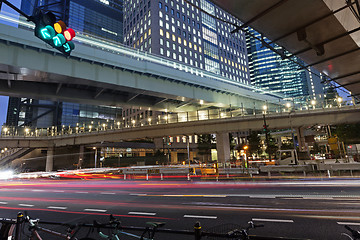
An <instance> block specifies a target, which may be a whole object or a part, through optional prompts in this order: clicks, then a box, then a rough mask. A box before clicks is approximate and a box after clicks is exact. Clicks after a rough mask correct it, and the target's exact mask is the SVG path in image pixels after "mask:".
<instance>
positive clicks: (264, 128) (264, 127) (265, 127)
mask: <svg viewBox="0 0 360 240" xmlns="http://www.w3.org/2000/svg"><path fill="white" fill-rule="evenodd" d="M267 127H268V125H265V124H264V125H263V131H264V132H267Z"/></svg>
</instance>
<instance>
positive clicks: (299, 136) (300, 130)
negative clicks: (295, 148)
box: [296, 127, 307, 151]
mask: <svg viewBox="0 0 360 240" xmlns="http://www.w3.org/2000/svg"><path fill="white" fill-rule="evenodd" d="M296 134H297V139H298V142H299V150H300V151H306V150H307V149H306V145H305V136H304V129H303V128H301V127H300V128H297V129H296Z"/></svg>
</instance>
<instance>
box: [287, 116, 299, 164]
mask: <svg viewBox="0 0 360 240" xmlns="http://www.w3.org/2000/svg"><path fill="white" fill-rule="evenodd" d="M293 112H295V111H294V109H291V111H289V121H290V129H291V137H292V140H293V145H294V154H295V163H296V164H297V163H298V161H297V159H298V158H297V152H296V145H295V136H294V131H293V127H292V122H291V113H293Z"/></svg>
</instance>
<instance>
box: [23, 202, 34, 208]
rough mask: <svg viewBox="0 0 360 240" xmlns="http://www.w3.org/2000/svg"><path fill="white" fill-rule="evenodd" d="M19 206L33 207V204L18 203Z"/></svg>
mask: <svg viewBox="0 0 360 240" xmlns="http://www.w3.org/2000/svg"><path fill="white" fill-rule="evenodd" d="M19 206H22V207H33V206H35V205H32V204H25V203H20V204H19Z"/></svg>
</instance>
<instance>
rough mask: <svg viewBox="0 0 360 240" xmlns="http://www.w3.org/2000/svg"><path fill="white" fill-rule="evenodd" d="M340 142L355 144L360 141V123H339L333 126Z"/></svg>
mask: <svg viewBox="0 0 360 240" xmlns="http://www.w3.org/2000/svg"><path fill="white" fill-rule="evenodd" d="M332 130H333V134H335V135H336V136H337V137H338V139H339V141H340V142H344V143H345V144H353V143H359V142H360V123H355V124H339V125H336V126H335V127H334V128H332Z"/></svg>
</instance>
